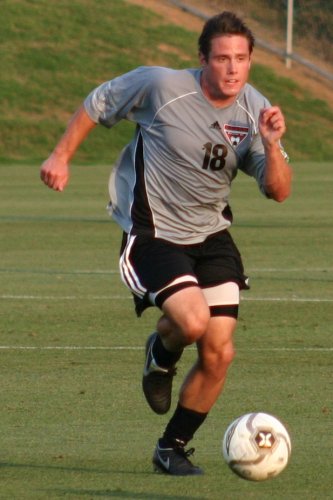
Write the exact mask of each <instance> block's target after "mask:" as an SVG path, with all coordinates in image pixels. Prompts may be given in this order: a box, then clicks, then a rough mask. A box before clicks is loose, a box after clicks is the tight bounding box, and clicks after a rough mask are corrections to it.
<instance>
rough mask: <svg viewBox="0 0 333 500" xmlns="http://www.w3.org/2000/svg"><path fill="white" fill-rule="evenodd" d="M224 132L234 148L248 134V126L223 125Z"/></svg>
mask: <svg viewBox="0 0 333 500" xmlns="http://www.w3.org/2000/svg"><path fill="white" fill-rule="evenodd" d="M224 133H225V135H226V136H227V137H228V139H229V141H230V143H231V144H232V146H234V147H235V148H236V147H237V146H239V144H240V143H241V142H242V141H244V139H245V138H246V137H247V136H248V134H249V127H238V126H237V125H227V124H226V125H224Z"/></svg>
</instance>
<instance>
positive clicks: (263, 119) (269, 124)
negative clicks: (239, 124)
mask: <svg viewBox="0 0 333 500" xmlns="http://www.w3.org/2000/svg"><path fill="white" fill-rule="evenodd" d="M259 131H260V134H261V138H262V141H263V144H264V146H270V145H273V144H275V143H277V142H279V140H280V139H281V137H282V136H283V134H284V133H285V131H286V123H285V119H284V116H283V114H282V111H281V109H280V108H279V107H278V106H272V107H270V108H264V109H262V110H261V111H260V115H259Z"/></svg>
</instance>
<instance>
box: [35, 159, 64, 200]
mask: <svg viewBox="0 0 333 500" xmlns="http://www.w3.org/2000/svg"><path fill="white" fill-rule="evenodd" d="M40 178H41V180H42V181H43V182H44V184H46V186H48V187H49V188H51V189H54V190H55V191H63V190H64V189H65V187H66V186H67V184H68V181H69V165H68V163H67V162H64V161H63V160H60V159H59V157H56V156H55V154H54V153H52V154H51V156H49V158H48V159H47V160H45V161H44V163H43V164H42V166H41V169H40Z"/></svg>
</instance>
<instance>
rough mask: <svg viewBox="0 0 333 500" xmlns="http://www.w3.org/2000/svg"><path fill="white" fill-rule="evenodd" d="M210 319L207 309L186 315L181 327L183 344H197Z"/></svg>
mask: <svg viewBox="0 0 333 500" xmlns="http://www.w3.org/2000/svg"><path fill="white" fill-rule="evenodd" d="M209 319H210V314H209V309H208V308H207V310H205V309H203V310H201V311H192V312H191V314H188V315H187V316H186V317H185V318H184V321H183V324H182V326H181V332H182V337H183V342H184V344H185V345H190V344H193V343H195V342H197V341H198V340H199V339H200V338H201V337H202V336H203V335H204V334H205V332H206V330H207V327H208V323H209Z"/></svg>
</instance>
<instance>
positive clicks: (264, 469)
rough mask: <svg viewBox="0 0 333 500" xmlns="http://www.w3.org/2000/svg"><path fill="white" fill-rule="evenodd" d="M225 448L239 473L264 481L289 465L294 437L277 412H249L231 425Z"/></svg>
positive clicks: (224, 442) (234, 469) (225, 437)
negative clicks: (291, 436) (276, 414)
mask: <svg viewBox="0 0 333 500" xmlns="http://www.w3.org/2000/svg"><path fill="white" fill-rule="evenodd" d="M222 452H223V457H224V459H225V461H226V462H227V464H228V465H229V467H230V469H231V470H232V471H233V472H235V474H237V475H238V476H240V477H242V478H243V479H248V480H251V481H264V480H265V479H269V478H271V477H274V476H277V475H278V474H280V472H281V471H282V470H283V469H284V468H285V467H286V465H287V464H288V461H289V458H290V453H291V441H290V436H289V434H288V431H287V429H286V428H285V426H284V425H283V424H282V423H281V422H280V420H278V419H277V418H276V417H273V415H268V414H267V413H248V414H246V415H243V416H241V417H239V418H237V419H236V420H235V421H234V422H232V423H231V424H230V425H229V427H228V428H227V430H226V432H225V434H224V437H223V443H222Z"/></svg>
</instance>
